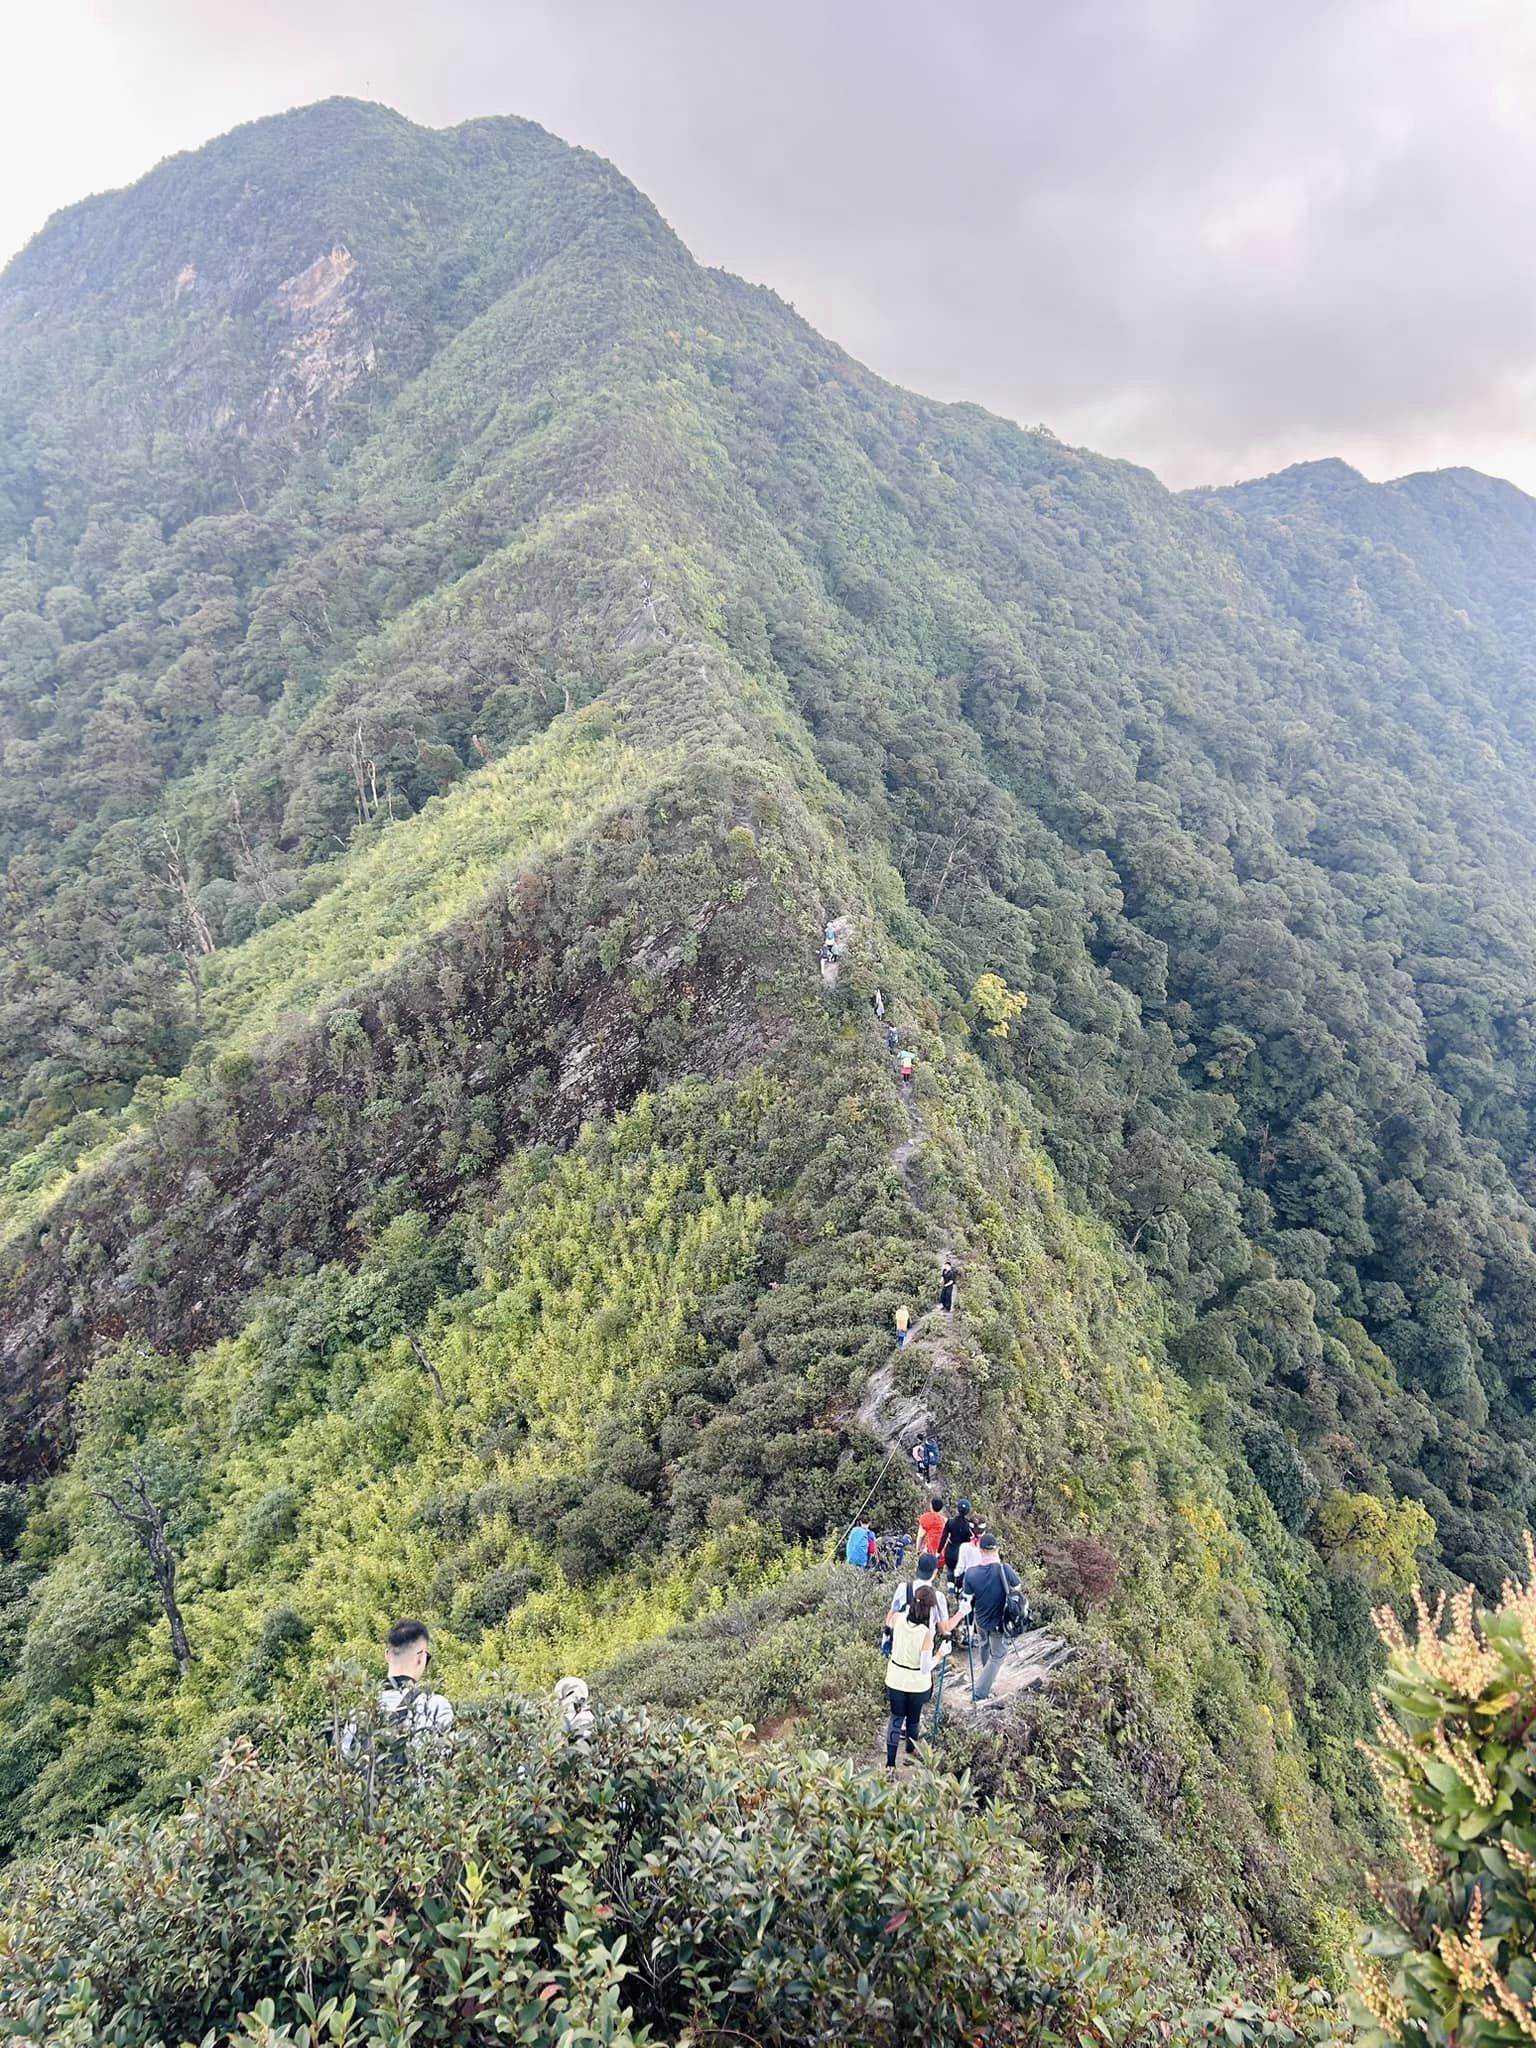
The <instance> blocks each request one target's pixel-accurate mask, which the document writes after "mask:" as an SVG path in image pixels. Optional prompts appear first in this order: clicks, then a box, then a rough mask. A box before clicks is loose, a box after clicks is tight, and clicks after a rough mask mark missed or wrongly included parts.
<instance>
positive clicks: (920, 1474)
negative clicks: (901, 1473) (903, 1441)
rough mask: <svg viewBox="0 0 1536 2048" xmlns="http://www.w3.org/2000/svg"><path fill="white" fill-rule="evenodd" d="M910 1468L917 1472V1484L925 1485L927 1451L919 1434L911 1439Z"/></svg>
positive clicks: (926, 1479) (926, 1478)
mask: <svg viewBox="0 0 1536 2048" xmlns="http://www.w3.org/2000/svg"><path fill="white" fill-rule="evenodd" d="M912 1470H913V1471H914V1472H915V1473H916V1474H917V1483H918V1485H919V1486H925V1485H926V1484H927V1482H928V1453H927V1452H926V1451H925V1450H924V1448H923V1440H922V1438H921V1437H920V1436H919V1437H914V1438H913V1439H912Z"/></svg>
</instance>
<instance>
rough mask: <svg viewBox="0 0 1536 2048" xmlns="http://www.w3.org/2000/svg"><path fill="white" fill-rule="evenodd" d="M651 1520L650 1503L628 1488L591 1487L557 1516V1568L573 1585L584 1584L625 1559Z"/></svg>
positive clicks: (606, 1485)
mask: <svg viewBox="0 0 1536 2048" xmlns="http://www.w3.org/2000/svg"><path fill="white" fill-rule="evenodd" d="M654 1519H655V1509H654V1508H653V1507H652V1506H651V1503H650V1502H649V1501H648V1500H646V1499H645V1498H644V1496H643V1495H641V1494H638V1493H635V1492H634V1491H633V1490H632V1489H631V1488H630V1487H627V1486H619V1485H616V1484H604V1485H602V1486H594V1487H593V1489H592V1491H591V1492H590V1493H589V1494H588V1495H587V1497H586V1499H585V1500H584V1501H582V1503H581V1504H580V1506H579V1507H574V1508H572V1509H571V1511H570V1512H569V1514H566V1515H563V1516H562V1517H561V1519H560V1569H561V1570H562V1571H563V1572H564V1573H565V1575H566V1577H567V1578H568V1579H570V1580H571V1581H572V1583H573V1584H575V1585H578V1586H583V1585H586V1584H587V1583H588V1581H589V1580H591V1579H595V1578H596V1577H597V1576H598V1574H599V1573H600V1572H602V1571H604V1570H606V1569H607V1567H608V1566H609V1565H614V1564H618V1563H620V1562H621V1561H622V1560H624V1559H626V1558H628V1557H629V1555H630V1554H631V1552H632V1551H633V1550H634V1549H635V1548H636V1547H637V1545H638V1544H639V1543H640V1542H641V1541H642V1540H643V1538H644V1536H645V1533H646V1531H647V1530H648V1529H649V1528H650V1526H651V1523H652V1522H653V1520H654Z"/></svg>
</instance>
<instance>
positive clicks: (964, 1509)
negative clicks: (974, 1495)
mask: <svg viewBox="0 0 1536 2048" xmlns="http://www.w3.org/2000/svg"><path fill="white" fill-rule="evenodd" d="M958 1512H959V1513H960V1514H962V1515H968V1514H969V1513H970V1512H971V1504H970V1502H969V1501H968V1500H963V1501H961V1503H960V1506H959V1509H958Z"/></svg>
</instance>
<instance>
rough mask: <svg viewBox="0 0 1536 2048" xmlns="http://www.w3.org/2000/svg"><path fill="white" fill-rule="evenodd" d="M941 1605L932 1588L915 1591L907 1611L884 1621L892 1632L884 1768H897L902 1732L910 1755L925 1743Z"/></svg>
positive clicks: (887, 1663)
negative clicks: (938, 1612) (924, 1716)
mask: <svg viewBox="0 0 1536 2048" xmlns="http://www.w3.org/2000/svg"><path fill="white" fill-rule="evenodd" d="M937 1606H938V1603H937V1601H936V1600H935V1599H934V1593H933V1588H932V1586H918V1587H916V1588H915V1589H914V1590H913V1594H912V1598H911V1600H910V1602H908V1603H907V1604H906V1607H905V1610H904V1611H898V1610H897V1609H896V1608H895V1607H894V1606H893V1607H892V1608H891V1610H890V1612H889V1613H888V1614H887V1615H886V1617H885V1623H886V1627H887V1628H888V1629H889V1630H890V1632H891V1654H890V1657H889V1659H888V1660H887V1662H886V1667H885V1703H886V1705H887V1706H888V1707H889V1708H890V1710H891V1718H890V1721H889V1723H888V1724H887V1727H886V1731H885V1768H886V1769H887V1770H888V1771H894V1770H895V1768H896V1751H897V1749H898V1747H899V1746H900V1743H901V1735H902V1730H903V1729H905V1730H906V1735H907V1755H908V1756H909V1757H915V1756H916V1755H917V1745H918V1743H919V1742H920V1741H921V1740H922V1727H923V1708H924V1707H925V1706H927V1704H928V1701H929V1699H930V1698H931V1696H932V1693H933V1647H934V1627H935V1619H934V1618H935V1614H936V1612H937Z"/></svg>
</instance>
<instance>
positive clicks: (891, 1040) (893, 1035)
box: [885, 1024, 901, 1052]
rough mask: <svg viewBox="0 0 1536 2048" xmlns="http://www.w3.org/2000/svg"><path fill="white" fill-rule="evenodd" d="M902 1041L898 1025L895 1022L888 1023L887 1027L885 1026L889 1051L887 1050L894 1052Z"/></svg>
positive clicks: (886, 1044)
mask: <svg viewBox="0 0 1536 2048" xmlns="http://www.w3.org/2000/svg"><path fill="white" fill-rule="evenodd" d="M900 1043H901V1038H900V1036H899V1034H898V1032H897V1030H896V1026H895V1025H894V1024H887V1025H886V1027H885V1049H886V1051H887V1052H894V1051H895V1050H896V1048H897V1046H898V1045H900Z"/></svg>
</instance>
